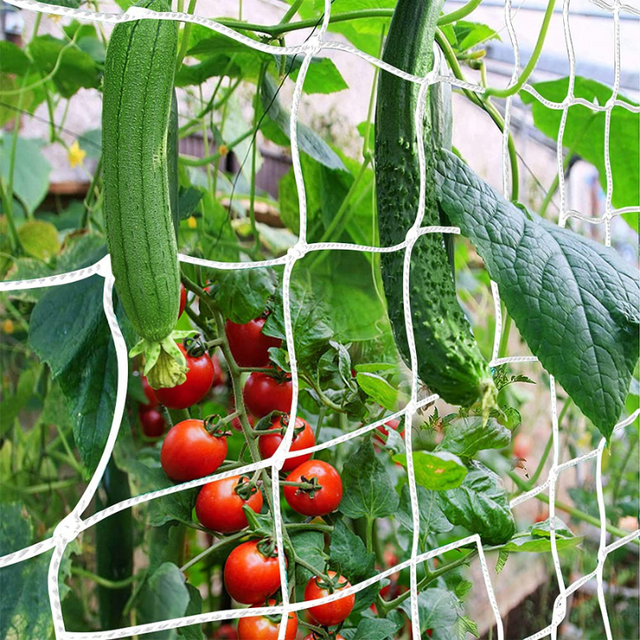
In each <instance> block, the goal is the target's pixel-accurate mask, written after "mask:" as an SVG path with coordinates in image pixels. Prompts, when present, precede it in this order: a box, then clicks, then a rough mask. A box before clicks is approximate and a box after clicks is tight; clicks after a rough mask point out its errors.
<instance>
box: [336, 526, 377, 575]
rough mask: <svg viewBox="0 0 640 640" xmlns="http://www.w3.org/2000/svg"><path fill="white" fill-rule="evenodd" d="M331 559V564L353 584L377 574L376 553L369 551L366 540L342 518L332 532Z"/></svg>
mask: <svg viewBox="0 0 640 640" xmlns="http://www.w3.org/2000/svg"><path fill="white" fill-rule="evenodd" d="M329 560H330V562H331V566H332V567H334V568H336V570H338V569H339V571H340V573H341V574H342V575H344V576H346V577H347V579H348V580H349V582H351V584H356V583H358V582H360V581H362V580H366V579H367V578H371V577H372V576H374V575H375V574H376V569H375V563H376V556H375V554H374V553H368V552H367V550H366V548H365V546H364V542H362V540H361V539H360V538H359V537H358V536H357V535H356V534H355V533H353V531H351V529H349V528H348V527H347V526H346V525H345V524H344V521H342V520H338V521H337V522H336V524H335V525H334V529H333V533H332V534H331V545H330V546H329Z"/></svg>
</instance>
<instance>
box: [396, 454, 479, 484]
mask: <svg viewBox="0 0 640 640" xmlns="http://www.w3.org/2000/svg"><path fill="white" fill-rule="evenodd" d="M393 459H394V460H395V461H396V462H399V463H400V464H401V465H402V466H403V467H405V468H406V467H407V455H406V454H405V453H399V454H397V455H395V456H393ZM413 470H414V472H415V475H416V482H417V483H418V484H419V485H420V486H422V487H424V488H425V489H429V490H431V491H445V490H446V489H454V488H455V487H459V486H460V484H461V483H462V481H463V480H464V478H465V476H466V475H467V468H466V467H465V466H464V465H463V464H462V461H461V460H460V458H458V456H455V455H453V454H452V453H448V452H447V451H440V452H430V451H414V452H413Z"/></svg>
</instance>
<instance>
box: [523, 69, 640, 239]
mask: <svg viewBox="0 0 640 640" xmlns="http://www.w3.org/2000/svg"><path fill="white" fill-rule="evenodd" d="M533 88H534V89H536V91H538V92H539V93H540V95H541V96H542V97H543V98H546V99H547V100H551V101H553V102H562V101H563V100H564V99H565V97H566V95H567V91H568V89H569V78H560V79H559V80H553V81H551V82H538V83H536V84H534V85H533ZM573 93H574V95H575V97H576V98H583V99H585V100H587V102H591V103H594V104H598V105H601V106H602V105H605V104H606V103H607V101H608V100H609V99H610V98H611V96H612V95H613V92H612V91H611V89H610V88H609V87H607V86H605V85H603V84H600V83H599V82H596V81H595V80H591V79H590V78H582V77H581V76H577V77H576V79H575V85H574V89H573ZM520 97H521V98H522V100H523V102H525V103H531V104H532V111H533V122H534V124H535V125H536V127H537V128H538V129H540V131H542V133H544V134H545V135H547V136H549V137H550V138H553V139H554V140H557V139H558V132H559V130H560V123H561V120H562V111H559V110H557V109H550V108H549V107H547V106H545V105H544V104H542V103H541V102H540V101H538V100H537V99H536V98H535V97H534V96H532V95H531V94H530V93H527V92H525V91H521V92H520ZM618 99H619V100H622V101H623V102H627V103H629V104H630V105H633V106H637V105H636V104H635V103H633V102H631V100H628V99H627V98H625V97H624V96H620V95H619V96H618ZM605 121H606V113H605V112H604V111H593V110H592V109H589V108H588V107H585V106H583V105H574V106H572V107H569V110H568V113H567V122H566V126H565V129H564V134H563V136H562V144H563V145H564V147H565V148H567V149H572V150H573V153H577V154H578V155H579V156H581V157H582V158H584V159H585V160H586V161H587V162H590V163H591V164H592V165H594V166H595V167H596V168H597V169H598V172H599V173H600V176H599V177H600V184H601V185H602V188H603V189H606V188H607V177H606V176H607V174H606V170H605V147H604V145H605V141H606V138H605ZM609 140H610V145H611V149H612V150H613V149H615V153H613V152H612V153H611V156H610V159H611V175H612V177H613V193H612V194H611V195H612V202H613V206H614V207H616V208H622V207H635V206H637V205H638V200H640V180H638V175H640V168H639V165H638V158H639V157H640V153H639V151H640V148H639V147H640V114H638V113H633V112H631V111H629V110H628V109H625V108H624V107H615V108H614V109H613V110H612V111H611V128H610V132H609ZM623 218H624V219H625V220H626V221H627V223H628V224H629V225H630V226H631V227H633V228H634V229H635V230H636V231H637V230H638V214H637V213H626V214H624V215H623Z"/></svg>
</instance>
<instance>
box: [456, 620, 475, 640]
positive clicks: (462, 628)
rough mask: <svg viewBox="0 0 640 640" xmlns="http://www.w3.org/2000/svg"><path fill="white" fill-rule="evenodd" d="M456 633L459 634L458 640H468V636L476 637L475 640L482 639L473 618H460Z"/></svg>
mask: <svg viewBox="0 0 640 640" xmlns="http://www.w3.org/2000/svg"><path fill="white" fill-rule="evenodd" d="M455 626H456V633H457V636H456V637H457V638H458V640H466V639H467V637H468V636H467V634H469V633H470V634H471V635H472V636H474V637H475V638H479V637H480V633H479V631H478V625H477V624H476V623H475V622H474V621H473V620H471V618H468V617H467V616H460V615H459V616H458V619H457V620H456V625H455Z"/></svg>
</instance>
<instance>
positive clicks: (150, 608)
mask: <svg viewBox="0 0 640 640" xmlns="http://www.w3.org/2000/svg"><path fill="white" fill-rule="evenodd" d="M190 600H191V594H190V592H189V590H188V589H187V585H186V584H185V581H184V575H183V574H182V573H181V571H180V569H179V568H178V567H177V566H176V565H175V564H171V563H168V562H165V563H164V564H162V565H160V567H159V568H158V570H157V571H156V572H155V573H154V574H153V575H152V576H151V577H150V578H149V579H148V580H147V582H146V583H145V586H144V588H143V590H142V592H141V594H140V600H139V607H138V614H139V623H140V624H147V623H149V622H160V621H162V620H171V619H172V618H181V617H182V616H184V615H185V612H186V610H187V607H188V606H189V603H190ZM147 635H148V637H149V638H153V639H155V640H175V638H177V637H178V631H177V629H170V630H166V631H157V632H155V633H149V634H147Z"/></svg>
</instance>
